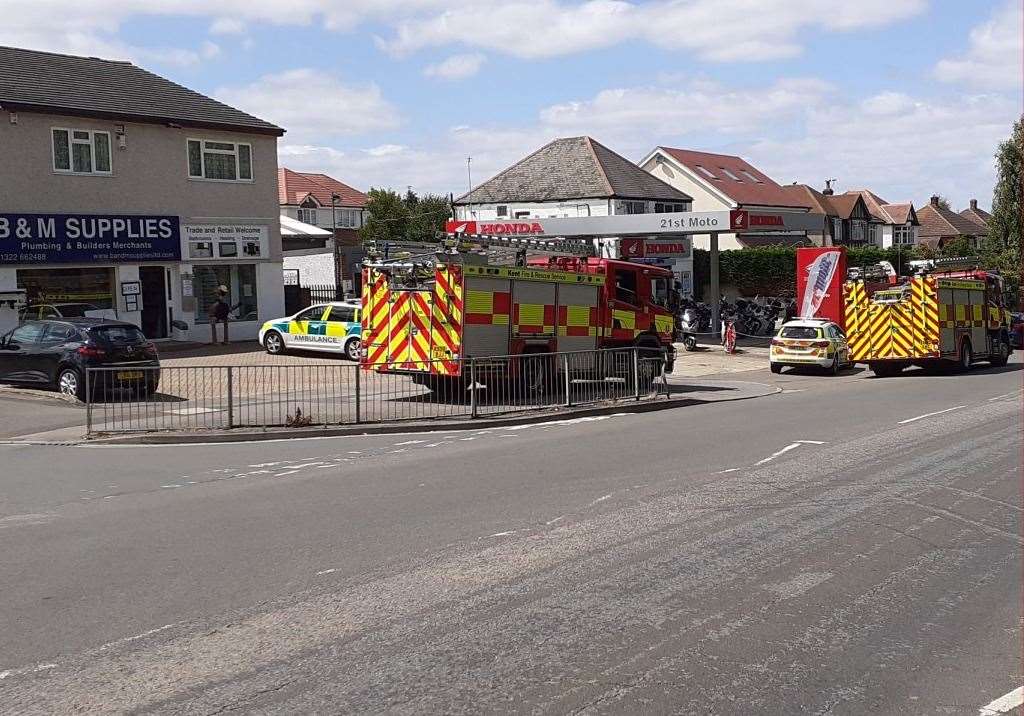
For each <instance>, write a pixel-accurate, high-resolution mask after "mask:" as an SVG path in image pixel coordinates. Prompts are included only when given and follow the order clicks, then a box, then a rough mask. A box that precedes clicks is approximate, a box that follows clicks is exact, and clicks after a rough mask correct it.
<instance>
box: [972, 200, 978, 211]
mask: <svg viewBox="0 0 1024 716" xmlns="http://www.w3.org/2000/svg"><path fill="white" fill-rule="evenodd" d="M977 210H978V200H977V199H971V211H977Z"/></svg>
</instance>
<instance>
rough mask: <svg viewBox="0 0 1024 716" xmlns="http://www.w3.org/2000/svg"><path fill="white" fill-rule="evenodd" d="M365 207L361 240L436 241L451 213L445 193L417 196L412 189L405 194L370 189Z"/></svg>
mask: <svg viewBox="0 0 1024 716" xmlns="http://www.w3.org/2000/svg"><path fill="white" fill-rule="evenodd" d="M366 210H367V213H368V214H369V218H368V219H367V220H366V223H365V224H364V225H363V228H362V229H360V232H359V233H360V236H362V239H363V241H436V240H437V237H438V234H440V233H442V232H443V231H444V225H445V222H446V221H447V220H448V219H449V217H450V216H451V209H450V206H449V203H448V198H447V197H444V196H440V195H439V194H424V195H423V196H417V195H416V192H414V191H413V190H412V189H409V190H408V191H407V192H406V194H405V196H404V197H403V196H399V194H398V192H396V191H394V190H392V189H371V190H370V192H369V199H368V200H367V202H366Z"/></svg>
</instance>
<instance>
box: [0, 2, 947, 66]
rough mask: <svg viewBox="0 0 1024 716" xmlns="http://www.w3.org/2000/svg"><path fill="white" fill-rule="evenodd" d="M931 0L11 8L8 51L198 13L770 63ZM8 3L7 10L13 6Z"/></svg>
mask: <svg viewBox="0 0 1024 716" xmlns="http://www.w3.org/2000/svg"><path fill="white" fill-rule="evenodd" d="M927 3H928V0H859V2H857V3H845V4H844V3H839V4H836V3H826V2H821V1H820V0H758V1H757V2H752V0H685V1H683V0H651V1H649V2H640V1H639V0H632V1H627V0H584V1H583V2H580V1H579V0H346V1H345V2H337V1H336V0H291V1H290V2H287V3H283V2H280V0H222V1H221V2H217V3H210V2H208V0H179V1H178V2H175V3H167V2H155V1H154V0H118V2H111V1H110V0H37V1H36V2H32V3H26V2H24V1H23V0H0V10H2V9H9V12H7V13H5V15H4V23H3V26H2V27H0V43H5V44H15V45H18V46H28V47H39V48H46V49H53V50H58V51H70V52H86V53H92V54H103V55H105V56H106V55H109V54H110V53H111V51H113V52H114V53H115V54H117V55H118V56H125V53H126V52H128V54H129V56H132V57H134V56H135V55H134V54H132V53H131V52H130V48H125V47H123V46H118V44H117V33H118V30H119V29H120V26H121V24H122V23H123V22H125V21H126V20H129V19H131V18H133V17H140V16H149V17H161V16H166V17H192V18H197V19H203V20H207V21H209V22H210V23H211V25H210V32H211V33H213V34H241V33H242V32H244V31H245V28H246V27H247V26H249V25H252V24H256V23H270V24H274V25H284V26H297V25H307V26H308V25H311V24H314V23H316V24H320V25H323V26H324V27H325V28H327V29H328V30H333V31H337V32H351V31H353V30H355V29H356V28H358V27H359V26H360V25H363V24H368V23H375V24H380V25H382V26H384V27H386V28H390V29H389V30H388V36H387V37H385V38H384V39H382V40H381V43H382V45H383V46H384V47H386V48H387V49H389V50H390V51H392V52H394V53H396V54H409V53H412V52H415V51H418V50H420V49H423V48H427V47H441V46H449V45H461V46H469V47H475V48H485V49H487V50H489V51H494V52H502V53H505V54H509V55H514V56H518V57H524V58H541V57H556V56H563V55H569V54H573V53H578V52H585V51H588V50H595V49H601V48H606V47H611V46H614V45H618V44H622V43H626V42H646V43H650V44H654V45H658V46H660V47H664V48H667V49H670V50H679V51H684V52H692V53H696V54H697V55H698V56H699V57H701V58H703V59H708V60H718V61H744V62H759V61H764V60H770V59H777V58H780V57H791V56H793V55H796V54H799V53H800V52H801V51H802V43H801V33H802V32H806V31H808V30H814V29H824V30H831V31H847V30H853V29H859V28H865V27H875V26H882V25H886V24H889V23H892V22H896V21H899V20H904V19H907V18H910V17H913V16H914V15H916V14H918V13H920V12H922V11H923V10H924V9H925V8H926V7H927ZM5 6H6V7H5Z"/></svg>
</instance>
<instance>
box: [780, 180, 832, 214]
mask: <svg viewBox="0 0 1024 716" xmlns="http://www.w3.org/2000/svg"><path fill="white" fill-rule="evenodd" d="M782 190H783V192H785V193H786V195H787V196H788V197H789V198H790V200H791V201H792V202H794V203H795V202H799V203H800V205H802V206H806V207H807V208H808V209H810V210H811V211H812V212H813V213H816V214H824V215H825V216H839V214H838V213H837V212H836V209H835V207H834V206H832V204H831V203H830V202H829V197H827V196H825V195H824V194H822V193H821V192H820V191H818V190H817V189H814V188H813V187H810V186H807V185H806V184H788V185H786V186H784V187H782Z"/></svg>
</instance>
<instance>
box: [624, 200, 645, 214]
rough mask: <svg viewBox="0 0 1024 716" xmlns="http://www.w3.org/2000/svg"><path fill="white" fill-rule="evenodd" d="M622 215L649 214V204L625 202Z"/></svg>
mask: <svg viewBox="0 0 1024 716" xmlns="http://www.w3.org/2000/svg"><path fill="white" fill-rule="evenodd" d="M622 213H623V214H646V213H647V202H646V201H624V202H622Z"/></svg>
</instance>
